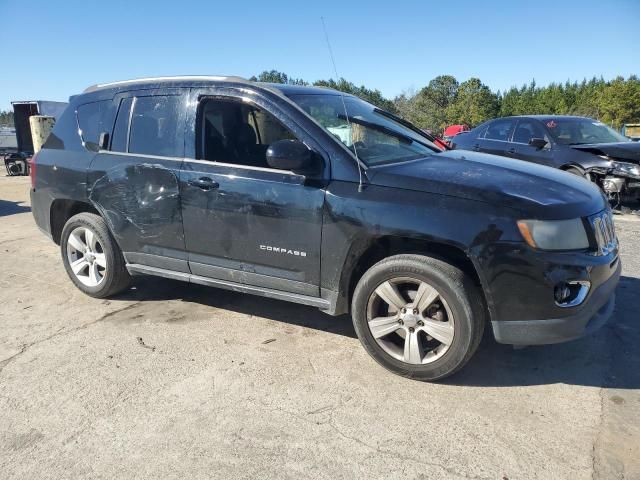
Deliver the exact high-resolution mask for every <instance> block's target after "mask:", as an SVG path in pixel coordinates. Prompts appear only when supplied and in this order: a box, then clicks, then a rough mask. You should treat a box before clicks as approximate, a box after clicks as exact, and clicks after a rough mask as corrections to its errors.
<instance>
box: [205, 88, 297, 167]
mask: <svg viewBox="0 0 640 480" xmlns="http://www.w3.org/2000/svg"><path fill="white" fill-rule="evenodd" d="M198 124H199V125H200V135H199V145H200V149H199V151H200V154H199V158H202V159H205V160H211V161H215V162H223V163H235V164H239V165H249V166H254V167H263V168H269V165H268V164H267V158H266V152H267V148H268V147H269V145H270V144H272V143H273V142H276V141H278V140H285V139H295V136H294V134H293V133H292V132H291V131H290V130H289V129H288V128H287V127H286V126H284V125H283V124H282V123H281V122H280V121H279V120H278V119H277V118H276V117H274V116H273V115H272V114H271V113H269V112H267V111H266V110H263V109H260V108H258V107H257V106H255V105H247V104H246V103H241V102H237V101H233V100H218V99H207V100H204V101H203V102H202V104H201V107H200V118H199V122H198Z"/></svg>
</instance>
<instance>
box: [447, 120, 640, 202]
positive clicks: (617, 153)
mask: <svg viewBox="0 0 640 480" xmlns="http://www.w3.org/2000/svg"><path fill="white" fill-rule="evenodd" d="M452 147H453V148H457V149H462V150H473V151H476V152H484V153H492V154H495V155H503V156H505V157H511V158H516V159H518V160H526V161H528V162H535V163H539V164H541V165H548V166H550V167H555V168H560V169H562V170H565V171H567V172H569V173H573V174H575V175H579V176H582V177H585V178H586V179H588V180H591V181H593V182H594V183H596V184H597V185H598V186H599V187H601V188H602V189H603V190H604V191H605V192H606V193H607V194H608V195H609V196H610V198H611V199H613V200H618V201H620V200H622V199H624V200H630V201H633V200H640V143H638V142H632V141H631V140H630V139H628V138H627V137H625V136H623V135H620V134H619V133H618V132H616V131H615V130H613V129H612V128H610V127H608V126H607V125H605V124H604V123H601V122H598V121H597V120H594V119H593V118H587V117H573V116H569V115H530V116H520V117H503V118H497V119H494V120H489V121H488V122H485V123H483V124H482V125H479V126H477V127H476V128H474V129H473V130H470V131H468V132H463V133H461V134H459V135H456V136H455V137H454V138H453V141H452Z"/></svg>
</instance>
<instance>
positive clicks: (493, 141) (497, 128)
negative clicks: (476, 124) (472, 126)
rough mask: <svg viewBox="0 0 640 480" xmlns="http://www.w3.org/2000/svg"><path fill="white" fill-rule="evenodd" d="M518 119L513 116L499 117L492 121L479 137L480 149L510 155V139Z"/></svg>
mask: <svg viewBox="0 0 640 480" xmlns="http://www.w3.org/2000/svg"><path fill="white" fill-rule="evenodd" d="M515 124H516V120H515V119H513V118H499V119H497V120H494V121H493V122H491V123H490V124H489V125H488V126H487V129H486V130H485V132H484V135H482V136H481V137H480V138H478V149H477V150H478V151H480V152H484V153H491V154H494V155H502V156H509V153H508V150H509V149H510V148H511V147H512V145H510V143H509V140H510V138H511V135H512V133H513V129H514V126H515Z"/></svg>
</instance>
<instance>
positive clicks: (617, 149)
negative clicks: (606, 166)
mask: <svg viewBox="0 0 640 480" xmlns="http://www.w3.org/2000/svg"><path fill="white" fill-rule="evenodd" d="M570 147H571V148H573V149H575V150H581V151H583V152H589V153H593V154H594V155H606V156H608V157H611V158H612V159H614V160H622V161H627V162H632V163H638V164H640V142H616V143H591V144H586V145H570Z"/></svg>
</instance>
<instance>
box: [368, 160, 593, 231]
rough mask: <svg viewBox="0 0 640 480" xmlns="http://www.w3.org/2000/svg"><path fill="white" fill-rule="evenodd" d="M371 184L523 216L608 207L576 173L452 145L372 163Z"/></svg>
mask: <svg viewBox="0 0 640 480" xmlns="http://www.w3.org/2000/svg"><path fill="white" fill-rule="evenodd" d="M367 173H368V176H369V180H370V183H372V184H374V185H379V186H386V187H395V188H403V189H410V190H418V191H422V192H428V193H435V194H440V195H448V196H453V197H459V198H465V199H469V200H474V201H481V202H485V203H490V204H494V205H500V206H504V207H509V208H512V209H516V210H519V211H520V215H522V216H523V217H522V218H538V219H567V218H575V217H584V216H588V215H591V214H593V213H596V212H598V211H600V210H602V209H604V208H605V207H606V200H605V198H604V196H603V194H602V192H601V191H600V189H599V188H598V187H597V186H595V185H594V184H592V183H591V182H589V181H588V180H585V179H584V178H580V177H578V176H576V175H572V174H570V173H567V172H563V171H562V170H558V169H555V168H550V167H545V166H542V165H537V164H534V163H530V162H525V161H521V160H514V159H510V158H505V157H499V156H496V155H488V154H484V153H476V152H468V151H462V150H450V151H447V152H442V153H437V154H433V155H431V156H429V157H426V158H424V159H421V160H415V161H410V162H402V163H398V164H390V165H386V166H380V167H374V168H370V169H369V170H368V172H367Z"/></svg>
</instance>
